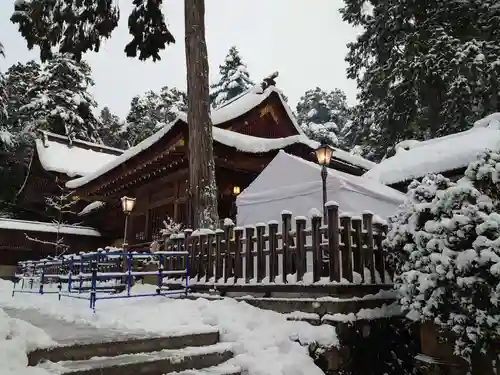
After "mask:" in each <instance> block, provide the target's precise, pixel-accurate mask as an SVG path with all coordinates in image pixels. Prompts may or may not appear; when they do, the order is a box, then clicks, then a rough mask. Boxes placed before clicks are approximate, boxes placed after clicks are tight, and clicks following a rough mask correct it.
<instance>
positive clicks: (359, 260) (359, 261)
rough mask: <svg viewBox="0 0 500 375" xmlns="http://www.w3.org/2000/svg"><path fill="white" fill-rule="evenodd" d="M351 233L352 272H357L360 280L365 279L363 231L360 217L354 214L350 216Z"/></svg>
mask: <svg viewBox="0 0 500 375" xmlns="http://www.w3.org/2000/svg"><path fill="white" fill-rule="evenodd" d="M352 226H353V229H354V233H353V243H354V248H353V258H354V259H353V261H354V264H353V269H354V272H356V273H359V274H360V276H361V281H362V282H364V281H365V272H364V269H363V231H362V228H361V217H359V216H355V217H353V218H352Z"/></svg>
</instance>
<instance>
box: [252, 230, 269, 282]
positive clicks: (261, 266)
mask: <svg viewBox="0 0 500 375" xmlns="http://www.w3.org/2000/svg"><path fill="white" fill-rule="evenodd" d="M256 228H257V282H258V283H260V282H261V281H262V279H264V277H266V259H265V258H264V249H265V246H266V243H265V241H264V235H265V234H266V224H264V223H258V224H257V225H256ZM252 266H253V260H252Z"/></svg>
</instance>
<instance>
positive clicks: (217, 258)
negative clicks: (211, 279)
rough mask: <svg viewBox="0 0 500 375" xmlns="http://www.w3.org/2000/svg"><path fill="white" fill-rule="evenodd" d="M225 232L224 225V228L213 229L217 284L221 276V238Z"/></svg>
mask: <svg viewBox="0 0 500 375" xmlns="http://www.w3.org/2000/svg"><path fill="white" fill-rule="evenodd" d="M225 232H226V227H225V226H224V230H222V229H217V230H216V231H215V284H217V283H218V282H219V280H220V279H221V278H222V266H223V261H222V260H223V257H222V251H223V250H222V239H223V238H224V233H225Z"/></svg>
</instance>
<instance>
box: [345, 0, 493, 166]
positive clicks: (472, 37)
mask: <svg viewBox="0 0 500 375" xmlns="http://www.w3.org/2000/svg"><path fill="white" fill-rule="evenodd" d="M345 3H346V5H345V7H344V8H343V9H342V15H343V19H344V20H345V21H347V22H349V23H350V24H352V25H354V26H361V27H363V29H364V31H363V33H362V34H361V35H360V36H359V37H358V39H357V40H356V42H354V43H350V44H349V46H348V47H349V53H348V56H347V61H348V63H349V69H348V77H349V78H353V79H357V83H358V87H359V90H360V94H359V102H360V107H359V111H357V114H356V117H355V119H354V120H355V121H354V122H355V124H356V128H357V129H358V132H360V133H362V137H363V142H364V143H365V144H366V145H368V146H370V147H371V148H372V154H371V155H370V156H372V157H373V158H378V159H379V158H381V157H383V156H384V155H387V154H388V152H391V150H392V148H393V146H394V145H395V144H396V143H398V142H400V141H402V140H404V139H428V138H434V137H437V136H443V135H446V134H450V133H454V132H457V131H461V130H464V129H467V128H468V127H469V126H470V124H472V123H473V122H474V121H475V120H477V119H479V118H481V117H483V116H484V115H486V114H488V113H491V112H496V111H498V110H499V109H500V101H499V99H498V82H499V76H500V63H498V56H499V55H500V30H499V29H498V27H497V26H496V24H497V21H498V20H499V19H500V8H499V7H497V6H496V3H497V1H496V0H486V1H483V0H472V1H468V2H456V1H453V0H443V1H440V2H415V1H410V0H390V1H381V2H374V1H370V2H369V3H370V4H371V6H372V8H373V11H372V12H367V11H366V6H365V5H366V4H367V3H368V1H362V2H360V1H359V0H346V2H345Z"/></svg>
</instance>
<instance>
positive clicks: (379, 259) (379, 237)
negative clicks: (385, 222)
mask: <svg viewBox="0 0 500 375" xmlns="http://www.w3.org/2000/svg"><path fill="white" fill-rule="evenodd" d="M373 227H374V228H375V233H374V240H375V245H376V249H375V254H374V258H375V269H376V270H377V271H378V273H379V274H380V282H381V283H382V284H384V283H385V256H384V250H383V249H382V241H383V233H382V231H383V229H382V224H381V223H378V222H377V223H373Z"/></svg>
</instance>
